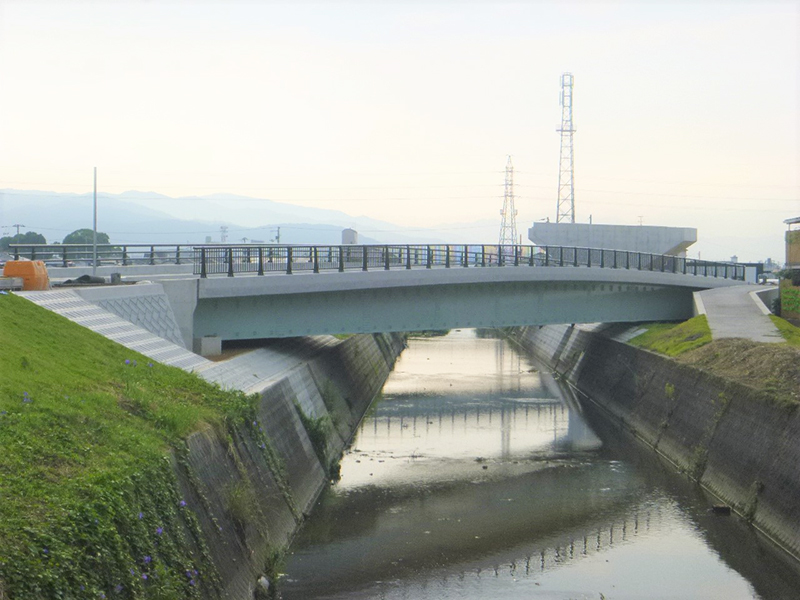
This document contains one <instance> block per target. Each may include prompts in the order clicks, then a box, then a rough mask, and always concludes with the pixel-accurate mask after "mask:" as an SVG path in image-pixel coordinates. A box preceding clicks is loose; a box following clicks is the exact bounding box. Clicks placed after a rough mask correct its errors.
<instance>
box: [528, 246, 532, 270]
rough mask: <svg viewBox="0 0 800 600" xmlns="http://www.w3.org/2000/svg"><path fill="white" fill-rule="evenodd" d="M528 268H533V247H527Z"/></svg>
mask: <svg viewBox="0 0 800 600" xmlns="http://www.w3.org/2000/svg"><path fill="white" fill-rule="evenodd" d="M528 266H529V267H532V266H533V246H528Z"/></svg>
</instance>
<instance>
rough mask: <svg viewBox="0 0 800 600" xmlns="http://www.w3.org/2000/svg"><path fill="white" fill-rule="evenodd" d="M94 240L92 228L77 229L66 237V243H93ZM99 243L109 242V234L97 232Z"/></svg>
mask: <svg viewBox="0 0 800 600" xmlns="http://www.w3.org/2000/svg"><path fill="white" fill-rule="evenodd" d="M93 241H94V232H93V231H92V230H91V229H76V230H75V231H73V232H72V233H70V234H69V235H68V236H67V237H65V238H64V242H63V243H64V244H91V243H93ZM97 243H98V244H108V243H109V241H108V234H107V233H103V232H102V231H98V232H97Z"/></svg>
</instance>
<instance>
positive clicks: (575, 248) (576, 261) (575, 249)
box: [572, 246, 578, 267]
mask: <svg viewBox="0 0 800 600" xmlns="http://www.w3.org/2000/svg"><path fill="white" fill-rule="evenodd" d="M572 250H573V252H575V260H574V261H573V263H574V265H573V266H575V267H577V266H578V247H577V246H575V247H574V248H573V249H572Z"/></svg>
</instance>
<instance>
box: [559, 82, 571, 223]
mask: <svg viewBox="0 0 800 600" xmlns="http://www.w3.org/2000/svg"><path fill="white" fill-rule="evenodd" d="M572 85H573V77H572V73H563V74H562V75H561V127H560V128H559V129H556V131H558V132H559V133H560V134H561V154H560V160H559V164H558V208H557V210H556V223H561V221H567V222H569V223H574V222H575V157H574V155H573V148H572V134H573V133H575V129H574V128H573V126H572Z"/></svg>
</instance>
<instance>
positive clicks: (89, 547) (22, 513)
mask: <svg viewBox="0 0 800 600" xmlns="http://www.w3.org/2000/svg"><path fill="white" fill-rule="evenodd" d="M0 365H2V378H0V598H13V599H28V598H31V599H34V598H35V599H37V600H41V599H48V598H90V599H93V598H109V599H110V598H163V599H170V600H172V599H176V598H197V597H201V596H205V594H204V593H203V591H212V593H213V587H215V586H216V585H218V582H217V581H216V575H215V573H214V569H213V566H212V565H211V563H210V561H209V560H208V554H207V552H206V550H205V546H204V544H203V541H202V538H201V535H200V531H199V528H198V525H197V520H196V518H195V515H194V512H193V507H192V506H190V505H187V504H186V503H185V502H184V500H183V499H182V498H181V495H180V493H179V491H178V487H177V480H176V476H175V472H174V467H173V464H174V463H176V462H177V463H178V464H180V463H181V462H182V461H181V459H180V457H181V455H182V454H181V453H182V450H183V449H184V448H185V445H184V444H183V442H182V439H183V438H184V437H185V436H186V435H188V434H189V433H191V432H192V431H194V430H196V429H198V428H200V427H205V426H207V425H211V426H214V427H217V428H223V429H222V431H224V428H228V429H230V428H231V427H233V426H235V425H237V424H240V423H250V422H251V421H252V420H253V419H254V418H255V414H256V413H255V406H256V402H257V398H256V397H247V396H245V395H244V394H242V393H237V392H225V391H222V390H221V389H219V388H218V387H215V386H213V385H210V384H209V383H207V382H205V381H203V380H202V379H200V378H199V377H196V376H194V375H191V374H189V373H185V372H183V371H181V370H179V369H175V368H171V367H166V366H163V365H160V364H156V363H151V362H150V361H149V360H148V359H147V358H146V357H144V356H142V355H140V354H137V353H135V352H132V351H130V350H128V349H126V348H124V347H122V346H120V345H118V344H116V343H114V342H111V341H109V340H107V339H105V338H103V337H101V336H99V335H96V334H94V333H92V332H90V331H88V330H86V329H83V328H82V327H79V326H77V325H75V324H74V323H71V322H70V321H68V320H66V319H64V318H62V317H60V316H58V315H55V314H53V313H50V312H49V311H46V310H44V309H41V308H39V307H37V306H35V305H33V304H32V303H30V302H28V301H26V300H23V299H21V298H19V297H17V296H13V295H11V294H3V295H0ZM254 429H255V428H254ZM256 435H258V434H257V433H256ZM262 437H263V434H262ZM264 444H265V445H264V447H265V452H270V453H271V449H270V448H269V446H268V444H267V441H266V439H264ZM173 456H177V457H178V460H177V461H174V460H173V459H172V458H171V457H173Z"/></svg>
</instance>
